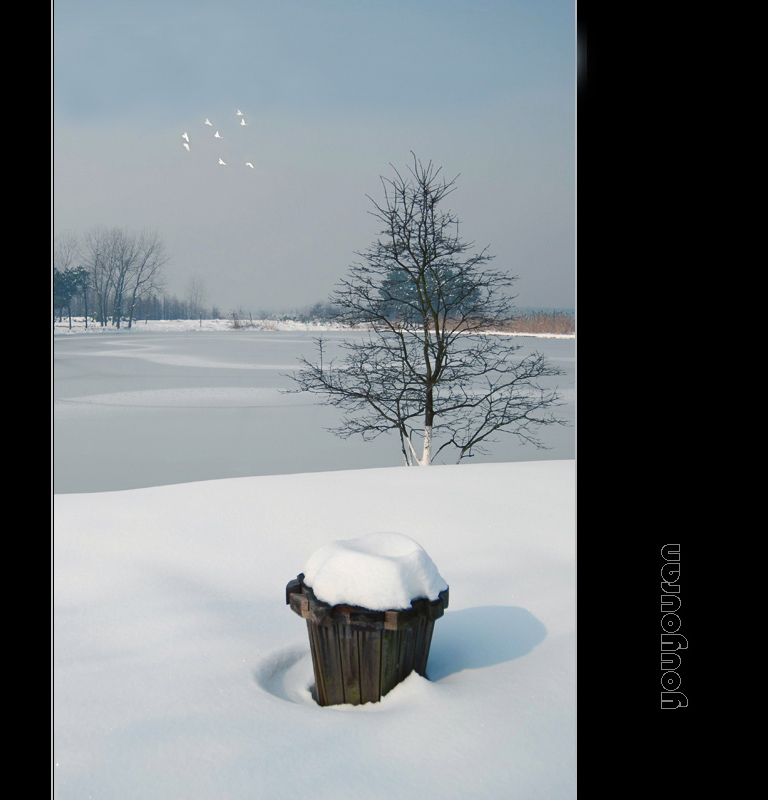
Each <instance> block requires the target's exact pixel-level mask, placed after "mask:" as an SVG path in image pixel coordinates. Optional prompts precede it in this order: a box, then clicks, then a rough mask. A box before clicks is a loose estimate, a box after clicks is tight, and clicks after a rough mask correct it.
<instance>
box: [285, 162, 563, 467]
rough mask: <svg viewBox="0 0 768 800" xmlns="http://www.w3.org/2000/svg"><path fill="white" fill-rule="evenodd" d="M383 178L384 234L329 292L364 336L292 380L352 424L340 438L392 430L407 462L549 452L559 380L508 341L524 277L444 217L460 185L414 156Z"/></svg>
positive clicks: (322, 347)
mask: <svg viewBox="0 0 768 800" xmlns="http://www.w3.org/2000/svg"><path fill="white" fill-rule="evenodd" d="M393 170H394V177H392V178H385V177H382V178H381V181H382V185H383V188H384V200H383V202H382V203H381V204H379V203H377V202H375V201H374V200H373V199H372V198H369V199H371V202H372V203H373V206H374V210H373V211H371V213H372V215H373V216H374V217H375V218H376V219H377V220H378V222H379V223H380V225H381V229H380V231H379V234H378V238H377V239H376V241H375V242H374V243H373V244H372V245H371V246H370V247H368V249H367V250H365V251H364V252H362V253H357V255H358V256H360V257H361V258H362V262H358V263H355V264H353V265H352V266H351V267H350V270H349V273H348V277H347V278H346V279H344V280H342V281H341V283H340V284H339V285H338V287H337V288H336V290H335V291H334V292H333V294H332V295H331V298H330V299H331V302H332V303H333V305H334V306H335V307H336V308H338V309H339V312H338V318H339V319H340V320H341V321H342V322H343V323H344V324H346V325H348V326H363V327H364V328H365V329H366V330H367V333H365V334H360V335H358V336H356V337H355V338H352V339H349V340H346V341H344V342H343V344H342V345H341V347H342V354H343V356H342V357H341V359H340V360H337V359H333V360H331V361H328V360H327V355H326V354H327V345H326V343H325V342H324V341H323V339H322V338H320V339H318V340H317V351H318V358H317V360H316V361H314V362H310V361H309V360H307V359H305V358H302V359H300V363H301V365H302V366H301V369H300V370H299V371H298V372H296V373H294V374H293V375H292V376H291V377H292V378H293V380H294V381H295V383H296V385H297V388H296V389H295V391H307V392H311V393H314V394H316V395H318V396H319V397H320V398H321V402H323V403H325V404H328V405H332V406H336V407H338V408H340V409H341V410H342V411H343V412H344V413H345V416H344V418H343V421H342V424H341V425H340V426H339V427H337V428H335V429H333V430H334V433H336V434H337V435H338V436H340V437H342V438H347V437H350V436H353V435H356V434H359V435H361V436H362V437H363V438H364V439H366V440H370V439H373V438H375V437H377V436H379V435H381V434H382V433H388V432H392V431H395V432H397V434H398V435H399V439H400V448H401V451H402V455H403V459H404V462H405V464H406V465H409V466H411V465H421V466H427V465H429V464H431V463H433V462H434V461H435V459H436V458H437V457H438V455H439V454H440V453H441V452H443V451H444V450H446V448H449V449H452V450H453V452H454V455H455V456H456V461H457V462H458V461H461V460H462V459H463V458H466V457H469V456H472V455H473V454H475V453H480V452H486V450H485V446H486V445H487V444H488V443H490V442H493V441H497V439H495V438H494V437H495V436H496V435H497V434H502V433H505V434H510V435H514V436H516V437H518V439H519V440H520V441H521V442H528V443H531V444H533V445H534V446H536V447H542V446H543V445H542V443H541V441H540V440H539V439H538V438H537V437H536V435H535V434H536V432H537V430H538V429H539V428H540V427H542V426H546V425H552V424H564V423H563V422H562V421H561V420H559V419H557V418H556V417H555V416H554V415H553V414H552V413H551V411H550V409H551V408H552V407H554V406H556V405H558V404H559V402H558V401H559V397H558V393H557V391H556V389H551V388H546V387H545V386H542V385H541V383H540V379H542V378H548V377H551V376H555V375H560V374H562V371H561V370H560V369H558V368H556V367H553V366H551V365H550V364H549V363H548V362H547V361H546V359H545V358H544V356H542V355H539V354H537V353H534V354H531V355H528V356H526V357H524V358H522V359H520V360H517V359H516V358H514V354H515V353H516V351H518V350H519V349H520V346H519V345H515V344H514V343H513V342H512V340H511V339H510V338H509V337H505V336H499V335H496V334H495V333H494V331H496V330H497V329H498V328H499V327H500V326H501V325H502V324H504V323H505V322H510V321H511V319H512V318H513V317H512V300H513V299H514V298H513V297H511V296H510V295H509V293H508V290H509V288H510V287H511V286H512V283H513V281H514V280H516V278H514V277H511V276H508V275H507V274H506V273H504V272H501V271H498V270H494V269H491V268H490V267H489V266H488V264H489V262H490V261H491V260H492V256H490V255H488V253H487V248H486V249H484V250H482V251H480V252H478V253H471V252H470V251H471V250H472V248H473V244H472V243H467V242H464V241H462V239H461V238H460V236H459V221H458V219H457V217H456V216H455V215H454V214H453V213H452V212H451V211H450V210H443V204H444V201H445V200H446V198H447V197H448V195H450V193H451V192H453V191H454V189H455V186H456V179H455V178H454V179H453V180H451V181H447V180H445V179H443V178H441V176H440V172H441V169H440V168H435V167H434V166H433V164H432V163H431V162H430V163H428V164H426V165H424V164H422V162H421V161H419V160H418V159H417V158H416V156H415V155H414V156H413V163H412V165H411V166H410V167H409V169H408V173H407V174H405V175H402V174H401V173H400V172H398V171H397V169H395V168H394V167H393Z"/></svg>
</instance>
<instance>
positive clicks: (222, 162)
mask: <svg viewBox="0 0 768 800" xmlns="http://www.w3.org/2000/svg"><path fill="white" fill-rule="evenodd" d="M219 164H221V165H222V166H224V167H226V166H227V162H226V161H224V159H223V158H220V159H219Z"/></svg>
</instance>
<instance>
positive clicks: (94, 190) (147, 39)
mask: <svg viewBox="0 0 768 800" xmlns="http://www.w3.org/2000/svg"><path fill="white" fill-rule="evenodd" d="M53 29H54V40H53V46H54V48H53V67H54V70H53V110H54V125H53V179H54V182H53V214H54V218H53V222H54V233H55V234H57V233H60V232H73V233H79V232H84V231H85V230H87V229H89V228H91V227H93V226H95V225H107V226H113V225H114V226H118V227H124V228H129V229H133V230H139V229H141V228H150V229H152V230H156V231H157V232H158V233H160V235H161V236H162V237H163V239H164V240H165V242H166V245H167V246H168V250H169V252H170V254H171V256H172V262H171V264H169V266H168V269H167V273H168V278H169V285H168V290H169V291H170V292H171V293H175V294H178V295H179V296H182V295H183V293H184V291H185V285H186V282H187V281H188V279H189V277H190V276H192V275H196V276H200V277H202V278H203V280H204V281H205V283H206V285H207V288H208V293H209V301H210V302H212V303H216V304H217V305H218V306H219V307H220V308H221V309H222V310H224V311H229V310H231V309H241V310H244V311H246V312H247V311H252V312H253V313H257V312H258V310H260V309H279V308H290V307H295V306H301V305H306V304H309V303H312V302H314V301H316V300H322V299H325V298H326V297H327V295H328V293H329V291H330V290H331V289H332V288H333V285H334V283H336V281H338V280H339V279H340V278H342V277H343V276H344V274H345V273H346V270H347V267H348V265H349V264H350V263H351V262H352V261H354V260H355V251H357V250H362V249H364V248H365V247H366V246H367V245H368V244H369V243H370V242H371V241H372V240H373V238H374V237H375V234H376V232H377V231H376V225H375V221H374V220H373V218H372V217H371V216H370V215H369V214H368V213H367V212H368V210H369V209H370V201H368V200H367V199H366V197H365V195H366V194H370V195H372V196H373V197H375V198H377V199H379V198H380V197H381V185H380V182H379V176H380V175H381V174H389V173H390V167H389V164H390V162H391V163H392V164H394V165H395V166H397V167H398V168H403V167H405V166H406V164H407V163H408V162H409V161H410V158H411V156H410V151H411V150H413V151H414V152H415V153H416V154H417V155H418V156H419V157H420V158H421V159H422V160H425V161H427V160H430V159H431V160H432V161H434V162H435V163H436V164H438V165H442V166H443V169H444V171H445V173H446V175H447V176H448V177H454V176H456V175H458V174H459V173H460V177H459V180H458V189H457V191H456V192H455V193H454V194H453V195H452V196H451V208H452V209H453V210H454V211H455V212H456V213H457V214H458V216H459V217H460V219H461V220H462V222H463V228H462V229H463V234H464V236H465V238H467V239H468V240H470V241H475V242H476V243H477V245H478V247H482V246H485V245H489V247H490V251H491V252H492V253H494V254H495V255H496V260H495V262H494V266H496V267H498V268H503V269H509V270H510V272H511V273H512V274H516V275H519V276H520V280H519V281H518V282H517V292H518V294H519V296H518V301H517V302H518V304H519V305H526V306H528V305H534V306H549V307H572V306H573V305H574V303H575V300H574V293H575V288H574V286H575V213H576V212H575V202H574V195H575V186H574V183H575V78H576V69H575V67H576V64H575V58H576V52H575V41H576V35H575V33H576V32H575V5H574V3H573V2H571V0H507V2H501V1H500V0H493V1H490V0H488V1H486V0H479V1H478V0H475V2H464V1H463V0H414V2H404V0H283V2H275V1H272V0H270V2H264V1H263V0H248V1H246V0H222V2H219V3H215V4H214V3H208V2H199V0H186V2H180V0H170V1H169V0H155V2H149V1H148V0H137V2H133V3H120V4H118V3H115V2H112V0H57V2H56V3H55V4H54V9H53ZM236 109H241V110H242V111H243V112H244V118H245V119H246V121H247V123H248V124H247V126H239V125H238V124H237V123H238V121H239V118H238V117H236V116H235V110H236ZM206 117H208V118H209V119H210V120H211V121H212V122H213V123H214V126H213V127H212V128H209V127H208V126H205V125H204V124H203V122H204V120H205V118H206ZM215 128H218V129H220V132H221V134H222V136H223V138H222V139H218V140H217V139H214V138H213V130H214V129H215ZM185 131H186V132H187V133H188V135H189V137H190V150H189V152H187V151H186V150H184V148H183V147H182V142H183V140H182V138H181V135H182V133H184V132H185ZM219 157H223V158H224V160H225V161H226V162H227V166H226V167H223V166H220V165H219V164H218V158H219ZM246 161H251V162H252V163H253V164H254V169H253V170H251V169H249V168H248V167H246V166H245V162H246Z"/></svg>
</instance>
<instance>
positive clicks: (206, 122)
mask: <svg viewBox="0 0 768 800" xmlns="http://www.w3.org/2000/svg"><path fill="white" fill-rule="evenodd" d="M205 124H206V125H213V123H212V122H211V121H210V120H209V119H208V117H206V118H205Z"/></svg>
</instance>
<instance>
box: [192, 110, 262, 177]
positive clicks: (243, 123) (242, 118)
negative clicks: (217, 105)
mask: <svg viewBox="0 0 768 800" xmlns="http://www.w3.org/2000/svg"><path fill="white" fill-rule="evenodd" d="M235 116H237V117H240V125H241V126H242V127H245V126H247V125H248V123H247V122H246V121H245V116H244V114H243V112H242V111H241V110H240V109H239V108H238V109H237V111H235ZM205 124H206V125H208V126H210V127H211V128H212V127H214V125H213V123H212V122H211V121H210V120H209V119H208V117H206V118H205ZM181 138H182V139H184V141H183V142H182V144H183V145H184V148H185V149H186V151H187V152H190V148H189V145H190V141H189V134H188V133H187V132H186V131H184V133H182V134H181ZM213 138H214V139H223V138H224V137H223V136H222V135H221V133H219V131H218V130H217V131H216V133H214V134H213ZM219 164H221V166H222V167H226V166H227V162H226V161H224V159H223V158H221V156H219ZM245 166H246V167H250V168H251V169H253V168H254V166H253V164H252V163H251V162H250V161H246V162H245Z"/></svg>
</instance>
